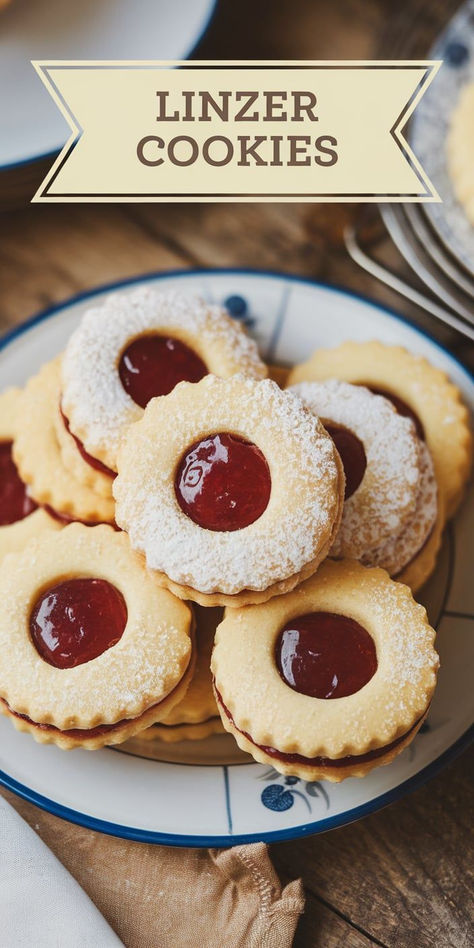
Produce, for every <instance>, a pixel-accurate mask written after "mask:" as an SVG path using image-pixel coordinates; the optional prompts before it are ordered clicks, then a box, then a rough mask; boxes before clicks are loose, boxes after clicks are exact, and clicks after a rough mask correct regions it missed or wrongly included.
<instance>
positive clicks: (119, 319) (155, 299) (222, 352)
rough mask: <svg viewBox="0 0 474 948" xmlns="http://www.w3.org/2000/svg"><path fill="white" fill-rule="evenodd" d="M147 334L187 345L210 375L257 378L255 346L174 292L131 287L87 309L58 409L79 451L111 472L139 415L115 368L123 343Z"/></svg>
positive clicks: (260, 369) (210, 309) (199, 303)
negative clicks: (78, 440)
mask: <svg viewBox="0 0 474 948" xmlns="http://www.w3.org/2000/svg"><path fill="white" fill-rule="evenodd" d="M149 331H157V332H160V331H161V332H169V333H172V334H174V335H175V336H176V337H177V338H182V339H183V341H185V342H187V343H188V344H189V345H191V347H192V348H194V349H195V351H196V352H197V353H198V355H200V356H201V357H202V358H203V360H204V362H205V363H206V365H207V366H208V367H209V370H210V371H211V372H214V373H215V374H217V375H223V376H228V375H232V374H233V373H235V372H243V373H245V374H246V375H249V376H250V377H253V378H264V376H265V375H266V367H265V366H264V364H263V362H262V361H261V359H260V358H259V355H258V349H257V346H256V343H255V342H254V341H253V340H252V339H250V337H249V336H248V335H247V334H246V332H245V330H244V329H243V328H242V326H241V325H240V324H239V323H237V322H236V321H235V320H232V319H231V318H230V317H229V316H228V314H227V313H226V311H225V310H224V309H222V308H221V307H219V306H210V305H208V304H207V303H205V302H204V300H202V299H200V298H198V297H188V296H182V295H181V294H178V293H176V292H171V291H169V292H166V293H157V292H156V291H155V290H152V289H150V288H148V287H139V288H137V289H135V290H133V292H131V293H115V294H113V295H112V296H109V297H108V299H107V300H106V301H105V303H103V304H102V305H101V306H98V307H94V308H93V309H89V310H88V311H87V312H86V314H85V316H84V317H83V319H82V321H81V324H80V326H79V328H78V329H77V330H76V332H74V333H73V335H72V336H71V338H70V340H69V343H68V346H67V349H66V352H65V355H64V359H63V368H62V372H63V408H64V411H65V414H66V415H67V417H68V418H69V422H70V425H71V430H73V431H74V433H75V434H76V435H78V436H79V437H80V438H81V440H82V441H83V442H84V444H85V447H86V449H87V451H88V452H89V453H90V454H92V455H94V456H96V457H99V458H101V459H104V460H105V463H106V464H107V465H108V466H109V467H111V468H113V469H115V467H116V455H117V450H118V448H119V445H120V441H121V438H122V436H123V433H124V430H125V429H126V427H127V426H128V425H129V424H131V423H133V422H135V421H138V420H139V418H141V416H142V409H141V408H140V407H139V406H138V405H136V404H135V402H134V401H133V399H132V398H131V397H130V396H129V395H128V394H127V392H126V391H125V389H124V388H123V386H122V384H121V381H120V377H119V374H118V371H117V366H118V363H119V360H120V357H121V354H122V352H123V349H124V348H125V347H126V345H127V343H128V342H129V341H130V340H132V339H134V338H136V337H137V336H140V335H141V334H143V333H146V332H149Z"/></svg>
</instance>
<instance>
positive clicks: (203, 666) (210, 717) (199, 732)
mask: <svg viewBox="0 0 474 948" xmlns="http://www.w3.org/2000/svg"><path fill="white" fill-rule="evenodd" d="M193 611H194V614H195V618H196V667H195V669H194V674H193V677H192V679H191V684H190V685H189V688H188V690H187V692H186V694H185V696H184V698H183V699H182V701H180V702H179V704H176V705H175V706H174V708H173V709H172V710H171V711H170V713H169V714H167V715H166V717H165V718H163V719H162V720H161V721H160V722H159V723H158V724H154V725H153V726H152V727H150V728H148V729H147V730H146V731H143V732H142V733H141V734H140V739H142V740H143V739H144V740H160V741H166V742H167V743H176V742H177V741H198V740H202V739H203V738H205V737H209V735H210V734H222V733H224V728H223V726H222V721H221V719H220V715H219V711H218V709H217V705H216V699H215V698H214V692H213V689H212V678H211V669H210V664H211V653H212V647H213V645H214V636H215V632H216V628H217V626H218V624H219V622H221V620H222V609H220V608H214V609H204V608H203V607H202V606H197V605H195V606H194V607H193Z"/></svg>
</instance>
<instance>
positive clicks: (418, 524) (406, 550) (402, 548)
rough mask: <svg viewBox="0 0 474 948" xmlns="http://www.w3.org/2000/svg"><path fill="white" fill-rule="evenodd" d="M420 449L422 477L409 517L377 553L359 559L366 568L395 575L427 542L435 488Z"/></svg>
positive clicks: (434, 507) (433, 515)
mask: <svg viewBox="0 0 474 948" xmlns="http://www.w3.org/2000/svg"><path fill="white" fill-rule="evenodd" d="M420 450H421V477H420V483H419V488H418V495H417V500H416V507H415V511H414V514H413V516H412V518H411V519H410V520H409V521H408V524H407V525H406V527H405V528H404V529H403V530H402V532H401V533H400V534H398V535H396V536H394V537H392V539H391V540H389V541H388V543H386V544H385V545H384V546H382V547H379V548H378V549H376V550H369V551H367V553H365V554H364V556H363V557H362V562H363V563H364V564H365V565H366V566H382V567H383V568H384V569H386V570H387V572H388V573H390V575H391V576H396V575H397V574H398V573H401V571H402V570H403V569H404V567H405V566H407V565H408V563H410V562H411V561H412V559H413V558H414V557H415V556H416V554H417V553H418V552H419V550H421V548H422V546H423V545H424V543H425V542H426V540H427V539H428V537H429V535H430V533H431V531H432V529H433V527H434V524H435V522H436V517H437V513H438V487H437V484H436V477H435V472H434V467H433V461H432V459H431V454H430V452H429V450H428V448H427V447H426V445H425V444H424V443H423V442H420Z"/></svg>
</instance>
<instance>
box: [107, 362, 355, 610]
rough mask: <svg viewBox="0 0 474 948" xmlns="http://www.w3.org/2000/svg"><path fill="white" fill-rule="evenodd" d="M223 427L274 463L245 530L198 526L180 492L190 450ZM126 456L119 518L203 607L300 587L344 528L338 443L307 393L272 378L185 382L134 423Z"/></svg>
mask: <svg viewBox="0 0 474 948" xmlns="http://www.w3.org/2000/svg"><path fill="white" fill-rule="evenodd" d="M218 431H230V432H231V433H233V434H235V435H237V436H238V437H240V438H244V439H245V440H249V441H251V442H253V443H254V444H256V445H257V447H259V448H260V450H261V451H262V453H263V454H264V456H265V458H266V461H267V463H268V466H269V469H270V475H271V480H272V489H271V495H270V500H269V502H268V505H267V507H266V509H265V510H264V512H263V513H262V515H261V516H260V517H259V518H258V519H257V520H255V521H254V522H253V523H251V524H250V525H249V526H247V527H245V528H243V529H240V530H234V531H213V530H206V529H204V528H202V527H200V526H198V525H197V524H196V523H194V521H193V520H191V518H190V517H188V516H187V515H186V514H185V513H184V512H183V511H182V510H181V507H180V506H179V504H178V501H177V499H176V495H175V489H174V477H175V470H176V466H177V464H178V463H179V461H180V459H181V457H182V456H183V454H184V452H185V451H186V450H187V449H188V448H189V447H190V445H191V444H194V443H196V441H199V440H200V439H202V438H207V437H208V436H209V433H210V432H218ZM118 461H119V465H118V466H119V474H118V477H117V479H116V481H115V483H114V496H115V499H116V503H117V512H116V519H117V523H118V524H119V526H121V527H122V528H123V529H125V530H127V532H128V533H129V535H130V538H131V544H132V547H133V548H134V549H136V550H138V551H140V552H141V553H143V554H144V555H145V556H146V561H147V565H148V567H149V568H150V569H152V570H154V571H156V572H157V573H158V575H159V580H160V582H162V583H164V584H166V585H167V586H168V588H170V589H171V590H172V591H173V592H174V593H175V594H176V595H178V596H179V597H180V598H189V599H192V600H193V601H198V602H200V603H201V604H203V605H223V604H230V603H232V602H234V603H241V602H242V601H243V600H245V601H247V602H249V601H256V600H259V599H260V600H263V599H268V598H270V597H271V596H273V595H276V594H278V593H281V592H283V590H284V589H285V588H289V587H291V588H292V587H293V586H295V585H296V584H297V583H298V582H300V580H301V577H302V576H303V575H309V574H310V573H311V572H314V571H315V569H316V568H317V566H318V564H319V563H320V562H321V560H322V559H323V558H324V557H325V556H326V555H327V553H328V551H329V549H330V547H331V544H332V542H333V539H334V536H335V535H336V532H337V530H338V528H339V523H340V517H341V513H342V505H343V496H344V473H343V469H342V464H341V461H340V458H339V455H338V454H337V451H336V449H335V447H334V444H333V442H332V440H331V438H329V435H327V433H326V432H325V430H324V428H323V426H322V425H321V423H320V422H319V421H318V419H317V418H315V416H313V415H312V414H311V413H310V412H308V411H307V410H306V409H305V408H304V406H303V405H302V403H301V401H300V400H299V399H298V398H297V397H296V396H295V395H293V394H291V393H288V392H282V391H281V389H279V388H278V386H277V385H276V383H275V382H272V381H271V380H270V379H267V380H264V381H255V380H253V379H249V378H246V377H244V376H242V375H234V376H232V377H231V378H228V379H220V378H217V377H216V376H212V375H207V376H206V377H205V378H203V379H202V380H201V381H200V382H197V383H194V384H191V383H188V382H181V383H180V384H179V385H177V386H176V388H175V389H174V390H173V392H171V393H170V394H169V395H166V396H164V397H161V398H155V399H153V400H152V401H151V402H150V404H149V405H148V406H147V408H146V411H145V413H144V415H143V418H142V420H141V421H139V422H137V423H136V424H135V425H133V426H131V427H130V428H129V430H128V432H127V435H126V437H125V439H124V443H123V445H122V448H121V450H120V452H119V459H118ZM150 487H151V489H150ZM290 499H291V500H290ZM183 550H186V556H185V559H184V560H183V554H182V551H183ZM230 597H232V598H230Z"/></svg>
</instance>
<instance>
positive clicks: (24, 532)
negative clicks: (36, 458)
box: [0, 388, 60, 560]
mask: <svg viewBox="0 0 474 948" xmlns="http://www.w3.org/2000/svg"><path fill="white" fill-rule="evenodd" d="M20 404H21V392H20V390H19V389H14V388H10V389H8V390H7V391H6V392H3V394H2V395H0V560H2V559H3V557H4V556H5V554H6V553H14V552H16V551H17V550H21V549H23V547H24V546H25V545H26V544H27V543H28V541H29V540H30V539H31V538H32V537H34V536H36V535H37V534H38V533H41V532H42V531H43V530H59V529H60V524H59V523H58V522H57V520H54V519H53V518H52V517H50V516H49V514H48V513H47V512H46V511H45V510H42V509H41V508H39V507H38V505H37V504H36V503H35V501H34V500H33V498H32V497H30V495H29V493H28V489H27V485H26V484H25V482H24V481H23V480H22V479H21V477H20V474H19V473H18V469H17V466H16V464H15V462H14V460H13V441H14V438H15V434H16V426H17V421H18V418H19V414H18V412H19V405H20Z"/></svg>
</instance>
